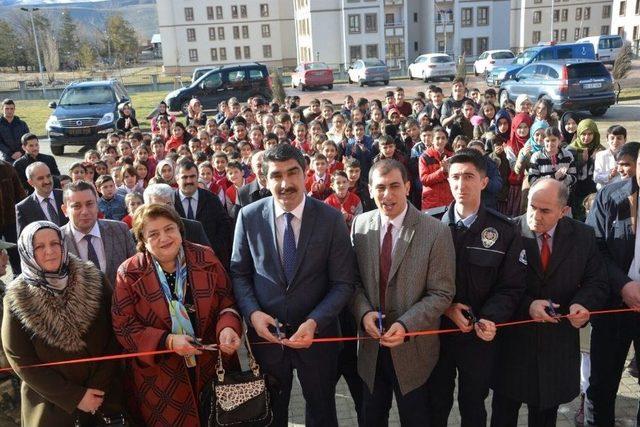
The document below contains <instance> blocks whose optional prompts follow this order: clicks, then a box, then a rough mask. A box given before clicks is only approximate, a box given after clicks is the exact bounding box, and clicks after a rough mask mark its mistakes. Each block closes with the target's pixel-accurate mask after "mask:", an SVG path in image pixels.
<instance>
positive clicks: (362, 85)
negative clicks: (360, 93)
mask: <svg viewBox="0 0 640 427" xmlns="http://www.w3.org/2000/svg"><path fill="white" fill-rule="evenodd" d="M358 85H360V87H364V80H363V79H360V80H359V81H358Z"/></svg>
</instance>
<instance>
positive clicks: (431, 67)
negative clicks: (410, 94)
mask: <svg viewBox="0 0 640 427" xmlns="http://www.w3.org/2000/svg"><path fill="white" fill-rule="evenodd" d="M455 77H456V63H455V61H454V60H453V59H452V58H451V57H450V56H449V55H447V54H445V53H427V54H425V55H420V56H418V57H417V58H416V59H415V61H413V62H412V63H411V64H410V65H409V79H410V80H413V79H423V80H424V81H425V83H426V82H427V81H429V80H431V79H436V78H447V79H449V80H453V79H454V78H455Z"/></svg>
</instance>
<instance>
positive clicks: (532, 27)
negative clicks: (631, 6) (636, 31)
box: [510, 0, 637, 50]
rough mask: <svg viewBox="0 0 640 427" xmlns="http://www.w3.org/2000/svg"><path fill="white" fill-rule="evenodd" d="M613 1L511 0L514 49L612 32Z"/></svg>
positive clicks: (568, 41)
mask: <svg viewBox="0 0 640 427" xmlns="http://www.w3.org/2000/svg"><path fill="white" fill-rule="evenodd" d="M617 1H618V3H625V2H624V1H621V0H617ZM633 1H635V0H633ZM613 3H614V2H613V1H612V0H511V38H510V40H511V48H512V49H514V50H522V49H524V48H525V47H528V46H532V45H537V44H538V43H540V42H549V41H555V42H558V43H570V42H573V41H575V40H578V39H580V38H582V37H588V36H597V35H602V34H610V33H611V31H612V29H611V17H612V7H613ZM628 3H630V2H628ZM636 18H637V17H636Z"/></svg>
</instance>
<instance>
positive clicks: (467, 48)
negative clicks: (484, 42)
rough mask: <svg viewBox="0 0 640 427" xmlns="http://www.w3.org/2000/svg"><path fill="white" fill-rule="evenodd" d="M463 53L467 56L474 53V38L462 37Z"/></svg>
mask: <svg viewBox="0 0 640 427" xmlns="http://www.w3.org/2000/svg"><path fill="white" fill-rule="evenodd" d="M462 54H463V55H465V56H471V55H473V39H462Z"/></svg>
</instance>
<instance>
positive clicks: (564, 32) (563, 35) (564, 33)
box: [560, 28, 567, 42]
mask: <svg viewBox="0 0 640 427" xmlns="http://www.w3.org/2000/svg"><path fill="white" fill-rule="evenodd" d="M560 41H561V42H566V41H567V29H566V28H563V29H562V30H560Z"/></svg>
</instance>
